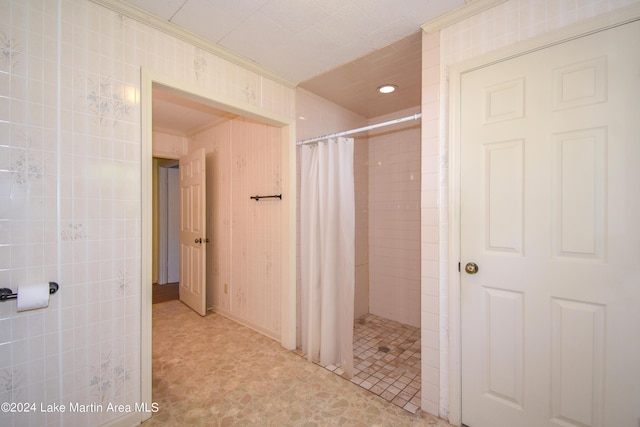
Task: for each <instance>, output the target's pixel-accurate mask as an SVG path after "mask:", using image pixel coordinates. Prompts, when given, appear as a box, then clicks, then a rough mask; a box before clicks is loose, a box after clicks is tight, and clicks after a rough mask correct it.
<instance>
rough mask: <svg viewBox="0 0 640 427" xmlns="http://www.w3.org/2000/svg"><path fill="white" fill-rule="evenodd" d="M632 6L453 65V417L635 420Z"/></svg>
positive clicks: (481, 422) (639, 318)
mask: <svg viewBox="0 0 640 427" xmlns="http://www.w3.org/2000/svg"><path fill="white" fill-rule="evenodd" d="M639 42H640V22H634V23H630V24H626V25H623V26H620V27H616V28H613V29H609V30H606V31H602V32H599V33H595V34H591V35H588V36H585V37H581V38H578V39H575V40H571V41H568V42H565V43H561V44H558V45H555V46H552V47H549V48H546V49H542V50H538V51H535V52H533V53H529V54H527V55H523V56H520V57H516V58H512V59H509V60H506V61H503V62H500V63H496V64H493V65H489V66H486V67H484V68H480V69H476V70H472V71H470V72H468V73H466V74H463V75H462V77H461V94H462V95H461V96H462V97H461V108H460V114H461V116H460V117H461V122H460V135H461V142H460V153H461V165H460V170H461V177H460V182H461V184H460V187H461V196H460V197H461V212H460V217H461V224H460V227H461V228H460V233H461V234H460V235H461V242H460V244H461V246H460V247H461V270H462V271H461V273H460V274H461V277H460V283H461V289H460V295H461V314H462V317H461V327H462V422H463V423H464V424H465V425H468V426H470V427H502V426H504V427H513V426H518V427H539V426H556V427H562V426H564V427H567V426H594V427H596V426H600V427H607V426H638V423H639V420H640V403H639V402H640V369H639V368H638V354H640V334H639V333H638V325H640V310H639V307H640V262H639V259H640V226H639V224H640V192H639V191H638V184H639V183H640V166H639V164H638V163H639V162H640V143H639V138H640V120H639V118H638V117H639V116H638V114H639V112H640V71H639V70H640V54H638V43H639Z"/></svg>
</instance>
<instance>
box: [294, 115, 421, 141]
mask: <svg viewBox="0 0 640 427" xmlns="http://www.w3.org/2000/svg"><path fill="white" fill-rule="evenodd" d="M420 117H422V114H421V113H418V114H414V115H413V116H407V117H402V118H401V119H395V120H389V121H388V122H382V123H378V124H375V125H369V126H365V127H361V128H358V129H351V130H345V131H344V132H338V133H332V134H330V135H324V136H319V137H317V138H310V139H304V140H302V141H298V142H296V145H304V144H310V143H312V142H317V141H322V140H323V139H327V138H334V137H337V136H345V135H351V134H354V133H359V132H364V131H365V130H371V129H376V128H381V127H383V126H389V125H395V124H396V123H402V122H406V121H408V120H418V119H419V118H420Z"/></svg>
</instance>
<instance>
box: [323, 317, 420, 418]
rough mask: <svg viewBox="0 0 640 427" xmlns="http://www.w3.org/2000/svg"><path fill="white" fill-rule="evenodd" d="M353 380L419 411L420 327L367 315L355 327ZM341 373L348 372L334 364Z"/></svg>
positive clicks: (390, 400) (389, 399)
mask: <svg viewBox="0 0 640 427" xmlns="http://www.w3.org/2000/svg"><path fill="white" fill-rule="evenodd" d="M353 366H354V375H353V378H352V379H351V382H352V383H354V384H357V385H359V386H360V387H362V388H364V389H366V390H369V391H370V392H372V393H375V394H377V395H378V396H380V397H382V398H383V399H385V400H387V401H389V402H391V403H393V404H395V405H397V406H399V407H401V408H403V409H405V410H407V411H409V412H411V413H415V412H416V411H417V410H418V409H419V408H420V381H421V378H420V328H416V327H413V326H409V325H404V324H402V323H399V322H395V321H393V320H389V319H385V318H382V317H378V316H375V315H372V314H367V315H365V316H363V317H361V318H360V319H357V320H356V321H355V323H354V328H353ZM325 368H326V369H328V370H330V371H332V372H334V373H335V374H337V375H342V374H343V373H344V371H343V370H342V369H341V368H338V367H336V366H333V365H329V366H325Z"/></svg>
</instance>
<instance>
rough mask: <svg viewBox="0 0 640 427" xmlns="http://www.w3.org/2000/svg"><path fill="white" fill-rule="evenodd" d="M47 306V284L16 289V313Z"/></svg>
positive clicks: (23, 286) (22, 286) (35, 284)
mask: <svg viewBox="0 0 640 427" xmlns="http://www.w3.org/2000/svg"><path fill="white" fill-rule="evenodd" d="M47 306H49V283H33V284H29V285H20V286H19V287H18V311H26V310H35V309H37V308H44V307H47Z"/></svg>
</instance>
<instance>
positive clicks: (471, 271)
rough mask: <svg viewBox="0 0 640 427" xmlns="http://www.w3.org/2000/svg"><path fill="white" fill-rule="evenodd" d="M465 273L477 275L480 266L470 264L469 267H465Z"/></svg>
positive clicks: (473, 263)
mask: <svg viewBox="0 0 640 427" xmlns="http://www.w3.org/2000/svg"><path fill="white" fill-rule="evenodd" d="M464 271H466V272H467V273H469V274H476V273H477V272H478V264H476V263H475V262H468V263H467V265H465V266H464Z"/></svg>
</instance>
